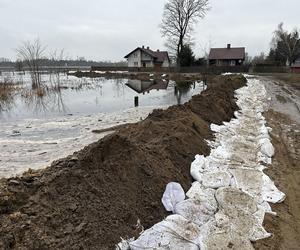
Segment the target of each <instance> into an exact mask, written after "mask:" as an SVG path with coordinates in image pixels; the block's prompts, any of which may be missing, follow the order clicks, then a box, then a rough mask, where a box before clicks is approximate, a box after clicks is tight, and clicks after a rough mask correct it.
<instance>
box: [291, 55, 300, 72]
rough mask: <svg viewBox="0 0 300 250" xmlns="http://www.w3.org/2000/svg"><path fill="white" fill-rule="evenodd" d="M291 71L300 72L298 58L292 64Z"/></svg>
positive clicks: (299, 60)
mask: <svg viewBox="0 0 300 250" xmlns="http://www.w3.org/2000/svg"><path fill="white" fill-rule="evenodd" d="M291 71H292V72H293V73H300V58H299V59H298V60H296V61H295V63H293V64H292V66H291Z"/></svg>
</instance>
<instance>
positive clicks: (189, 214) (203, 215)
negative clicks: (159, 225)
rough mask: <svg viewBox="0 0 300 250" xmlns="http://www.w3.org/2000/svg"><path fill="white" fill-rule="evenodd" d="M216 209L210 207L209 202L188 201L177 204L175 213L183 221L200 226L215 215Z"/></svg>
mask: <svg viewBox="0 0 300 250" xmlns="http://www.w3.org/2000/svg"><path fill="white" fill-rule="evenodd" d="M215 212H216V209H215V208H213V207H212V206H211V204H210V203H209V201H204V200H203V201H200V200H196V199H188V200H185V201H182V202H179V203H177V205H176V207H175V213H176V214H179V215H181V216H183V217H184V218H185V219H187V220H189V221H192V222H193V223H195V224H197V225H199V226H202V225H203V224H205V223H206V222H207V221H209V220H210V219H211V218H212V217H213V215H214V214H215Z"/></svg>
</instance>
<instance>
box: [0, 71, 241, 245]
mask: <svg viewBox="0 0 300 250" xmlns="http://www.w3.org/2000/svg"><path fill="white" fill-rule="evenodd" d="M245 82H246V80H245V78H243V77H239V76H226V77H225V76H224V77H216V78H214V79H212V80H211V82H210V84H209V86H208V89H207V90H206V91H205V92H203V93H202V94H201V95H198V96H195V97H193V98H192V100H191V101H190V102H188V103H186V104H185V105H182V106H173V107H170V108H169V109H167V110H164V111H163V110H156V111H154V112H153V113H152V114H151V115H149V117H148V118H147V119H146V120H144V121H142V122H139V123H136V124H132V125H127V126H125V127H123V128H120V129H119V130H118V131H117V132H115V133H114V134H112V135H109V136H107V137H105V138H104V139H102V140H100V141H98V142H96V143H93V144H91V145H89V146H88V147H86V148H84V149H83V150H81V151H80V152H77V153H75V154H74V155H72V156H69V157H68V158H65V159H61V160H58V161H56V162H54V163H53V164H52V166H51V167H49V168H47V169H45V170H41V171H36V172H33V171H31V172H30V171H29V172H27V173H25V174H24V176H22V177H20V178H14V179H8V180H2V181H1V183H0V247H1V248H4V249H113V248H114V245H115V244H116V243H117V242H118V241H119V240H120V237H132V236H137V235H138V234H139V232H140V231H141V229H142V228H141V226H140V224H141V225H142V226H144V227H145V228H148V227H150V226H152V225H153V224H154V223H156V222H158V221H160V220H161V219H163V218H164V216H166V215H167V213H166V212H165V209H164V208H163V206H162V204H161V197H162V194H163V191H164V189H165V186H166V184H167V183H168V182H170V181H177V182H180V183H181V184H182V185H183V187H184V189H185V191H186V190H187V189H188V188H189V187H190V184H191V181H192V180H191V177H190V173H189V170H190V164H191V162H192V161H193V159H194V156H195V155H196V154H204V155H208V154H209V147H208V146H207V145H206V142H205V140H206V139H212V132H211V131H210V128H209V125H210V123H216V124H220V123H221V122H222V121H229V120H230V119H231V118H232V117H233V113H234V111H235V110H236V109H237V106H236V104H235V100H234V90H235V89H237V88H240V87H241V86H243V85H244V84H245ZM138 222H140V223H138Z"/></svg>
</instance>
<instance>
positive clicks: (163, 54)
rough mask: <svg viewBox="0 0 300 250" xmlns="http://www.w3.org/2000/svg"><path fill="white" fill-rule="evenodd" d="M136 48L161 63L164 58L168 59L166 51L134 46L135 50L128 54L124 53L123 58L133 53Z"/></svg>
mask: <svg viewBox="0 0 300 250" xmlns="http://www.w3.org/2000/svg"><path fill="white" fill-rule="evenodd" d="M137 50H141V51H143V52H145V53H146V54H148V55H149V56H151V57H152V58H154V59H155V61H156V62H161V63H163V62H164V61H165V60H168V61H169V60H170V59H169V54H168V52H167V51H153V50H151V49H148V48H147V49H146V48H140V47H138V48H136V49H135V50H133V51H131V52H130V53H129V54H128V55H126V56H125V57H124V58H128V57H129V56H130V55H131V54H132V53H134V52H135V51H137Z"/></svg>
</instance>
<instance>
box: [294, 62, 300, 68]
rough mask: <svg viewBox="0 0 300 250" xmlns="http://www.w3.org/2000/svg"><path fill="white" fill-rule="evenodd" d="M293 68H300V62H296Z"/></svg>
mask: <svg viewBox="0 0 300 250" xmlns="http://www.w3.org/2000/svg"><path fill="white" fill-rule="evenodd" d="M292 68H300V62H298V63H297V62H296V63H294V64H293V65H292Z"/></svg>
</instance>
